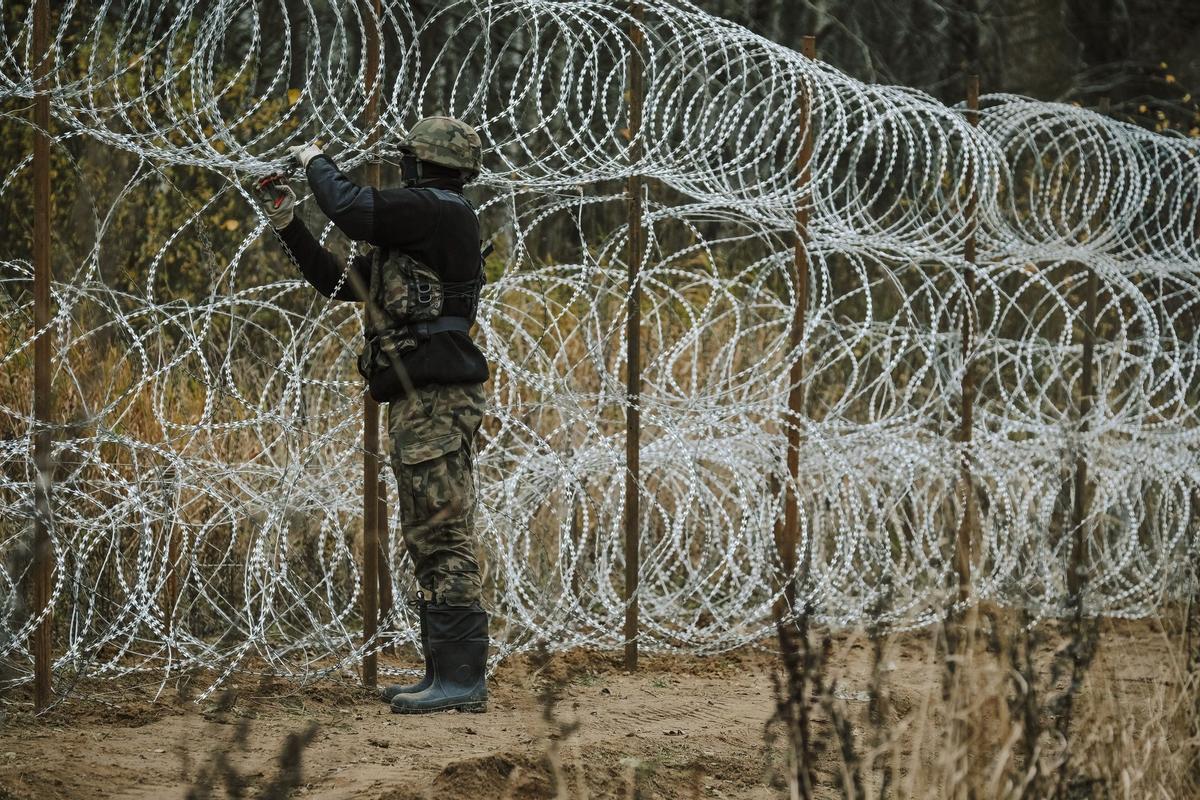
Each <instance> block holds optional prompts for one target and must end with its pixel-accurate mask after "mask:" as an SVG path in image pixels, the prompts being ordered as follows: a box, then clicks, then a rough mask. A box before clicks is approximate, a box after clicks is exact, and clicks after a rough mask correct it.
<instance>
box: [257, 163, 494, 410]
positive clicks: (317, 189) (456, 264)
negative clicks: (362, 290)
mask: <svg viewBox="0 0 1200 800" xmlns="http://www.w3.org/2000/svg"><path fill="white" fill-rule="evenodd" d="M307 173H308V184H309V187H310V188H311V189H312V191H313V196H314V197H315V198H316V201H317V205H318V206H320V208H321V210H322V211H324V212H325V214H326V216H328V217H329V219H330V220H332V221H333V223H334V224H335V225H337V226H338V227H339V228H340V229H341V230H342V232H343V233H345V234H346V235H347V236H349V237H350V238H351V239H354V240H356V241H365V242H368V243H369V244H372V245H374V246H376V247H390V248H394V249H396V250H399V251H400V252H403V253H407V254H408V255H410V256H412V257H413V258H415V259H417V260H418V261H420V262H421V263H422V264H425V265H426V266H428V267H429V268H431V269H433V270H434V271H436V272H437V273H438V275H440V276H441V278H442V280H443V281H444V282H446V283H466V282H468V281H471V280H472V279H474V278H475V277H476V276H477V275H478V271H479V269H480V264H479V219H478V217H476V216H475V212H474V211H473V210H472V209H471V208H470V206H469V205H468V204H466V203H461V202H457V201H455V200H448V199H446V198H444V197H441V196H439V195H438V193H437V192H432V191H429V188H440V189H445V190H448V191H452V192H458V193H459V194H461V193H462V185H461V184H456V183H454V182H451V181H443V182H438V181H432V182H430V184H429V185H422V186H421V187H417V188H412V189H376V188H374V187H371V186H365V187H363V186H358V185H357V184H355V183H354V182H353V181H351V180H350V179H349V178H347V177H346V176H345V175H344V174H343V173H342V172H341V170H339V169H338V168H337V165H336V164H334V163H333V160H332V159H330V158H329V157H328V156H317V157H316V158H314V159H312V160H311V161H309V162H308V169H307ZM278 234H279V238H280V240H282V241H283V243H284V245H285V246H286V247H287V249H288V251H289V252H290V254H291V257H292V260H293V261H295V262H296V264H297V265H298V266H299V267H300V271H301V272H302V273H303V274H304V278H305V279H306V280H307V281H308V282H309V283H311V284H312V285H313V286H315V287H316V289H317V291H318V292H320V293H321V294H323V295H325V296H326V297H331V298H333V299H334V300H354V301H360V302H361V301H362V299H363V298H362V297H361V296H360V295H359V291H358V287H360V286H361V287H365V286H366V285H367V283H368V282H369V280H370V274H371V266H370V265H371V261H370V259H371V256H369V255H360V256H355V257H354V258H352V259H351V260H350V265H349V266H350V269H351V270H352V271H353V274H349V275H347V274H345V273H346V268H345V267H344V266H343V265H342V264H341V262H339V261H338V259H337V258H336V257H335V256H334V255H333V254H332V253H330V252H329V251H328V250H326V249H325V248H323V247H321V245H320V244H318V243H317V240H316V239H315V238H313V235H312V234H311V233H310V232H309V230H308V228H307V227H305V225H304V223H303V222H301V221H300V218H299V217H298V216H297V217H296V218H295V219H293V220H292V222H291V224H289V225H288V226H287V227H286V228H283V229H282V230H280V231H278ZM339 283H340V284H341V285H340V286H339ZM442 313H443V314H444V315H446V316H458V317H464V316H468V315H469V313H470V310H469V309H468V308H467V303H466V301H465V300H464V299H463V298H461V297H451V296H447V297H446V300H445V304H444V305H443V307H442ZM402 363H403V367H404V369H405V370H406V372H407V373H408V379H409V381H411V383H412V385H413V386H414V387H416V388H420V387H421V386H426V385H428V384H431V383H483V382H484V381H486V380H487V379H488V365H487V361H486V360H485V359H484V357H483V353H481V352H480V351H479V348H478V347H476V346H475V343H474V342H472V341H471V337H470V336H469V335H468V334H466V333H463V332H462V331H444V332H440V333H435V334H433V335H432V336H431V337H430V339H429V341H428V342H426V343H424V344H423V345H421V346H420V347H418V348H417V349H416V350H414V351H412V352H410V353H408V354H406V355H405V356H404V357H403V358H402ZM370 391H371V396H372V397H374V398H375V399H376V400H378V401H379V402H381V403H386V402H390V401H391V400H394V399H396V398H397V397H399V396H400V395H401V394H403V393H404V383H403V381H402V380H401V378H400V376H399V375H397V374H396V373H395V371H393V370H386V371H384V372H383V373H382V374H380V375H377V376H375V377H374V378H373V379H372V380H371V385H370Z"/></svg>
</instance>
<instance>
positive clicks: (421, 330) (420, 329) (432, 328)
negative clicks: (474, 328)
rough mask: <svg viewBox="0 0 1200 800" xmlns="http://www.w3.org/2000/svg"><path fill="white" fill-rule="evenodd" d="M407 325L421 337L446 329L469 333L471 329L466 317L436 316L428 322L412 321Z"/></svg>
mask: <svg viewBox="0 0 1200 800" xmlns="http://www.w3.org/2000/svg"><path fill="white" fill-rule="evenodd" d="M407 327H409V328H411V329H412V331H413V332H414V333H416V334H417V335H418V336H422V337H425V336H432V335H433V334H435V333H446V332H447V331H462V332H463V333H469V332H470V330H471V320H469V319H467V318H466V317H438V318H437V319H435V320H431V321H429V322H413V323H410V324H409V325H408V326H407Z"/></svg>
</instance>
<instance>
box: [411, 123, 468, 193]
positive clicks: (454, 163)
mask: <svg viewBox="0 0 1200 800" xmlns="http://www.w3.org/2000/svg"><path fill="white" fill-rule="evenodd" d="M400 146H401V147H402V148H405V149H407V150H411V151H412V152H413V154H414V155H416V157H417V158H419V159H421V160H422V161H428V162H429V163H431V164H439V165H441V166H443V167H449V168H450V169H461V170H463V171H464V172H466V173H467V179H468V180H470V179H472V178H474V177H476V176H477V175H479V170H480V167H481V165H482V163H483V147H482V145H481V144H480V141H479V134H478V133H476V132H475V129H474V128H472V127H471V126H470V125H468V124H467V123H465V122H462V121H460V120H457V119H454V118H453V117H425V119H423V120H421V121H420V122H418V123H417V124H416V125H413V126H412V128H411V129H409V131H408V133H406V134H405V135H404V137H403V138H402V139H401V140H400Z"/></svg>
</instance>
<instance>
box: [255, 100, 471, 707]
mask: <svg viewBox="0 0 1200 800" xmlns="http://www.w3.org/2000/svg"><path fill="white" fill-rule="evenodd" d="M401 153H402V158H401V172H402V175H403V179H404V185H403V187H401V188H390V189H376V188H374V187H370V186H359V185H357V184H355V183H354V182H353V181H351V180H350V179H349V178H347V177H346V176H345V175H344V174H343V173H342V172H341V171H340V170H339V169H338V168H337V165H336V164H334V162H333V159H331V158H330V157H329V156H327V155H325V153H323V152H322V151H321V149H320V148H319V147H317V146H316V145H307V146H300V147H293V148H292V157H293V158H295V159H296V160H297V161H298V162H299V163H300V165H301V167H303V169H304V171H305V173H306V174H307V177H308V184H309V187H310V188H311V190H312V193H313V197H314V198H315V199H316V201H317V205H318V206H319V207H320V208H321V210H322V211H323V212H324V213H325V214H326V215H327V216H328V217H329V219H331V220H332V221H333V222H334V224H335V225H337V226H338V228H340V229H341V230H342V231H343V232H344V233H345V234H346V235H347V236H349V237H350V238H351V239H353V240H355V241H363V242H367V243H368V244H370V245H372V246H373V250H372V251H371V252H369V253H368V254H366V255H358V256H354V257H353V258H351V259H350V262H349V265H348V269H347V268H343V266H342V264H340V263H339V261H338V260H337V259H336V258H335V257H334V256H333V254H331V253H330V252H329V251H328V250H326V249H325V248H323V247H321V246H320V245H319V244H318V243H317V241H316V240H315V239H314V238H313V236H312V234H311V233H310V232H309V230H308V228H306V227H305V225H304V223H303V222H302V221H301V220H300V219H299V218H298V217H296V216H295V215H294V213H293V211H294V207H295V204H296V195H295V193H294V192H293V191H292V189H291V187H290V186H288V184H287V183H286V181H285V180H284V178H283V177H282V176H280V175H272V176H269V177H267V178H264V179H262V180H261V181H259V182H258V194H259V198H260V199H261V201H262V203H263V206H264V210H265V213H266V215H267V218H268V220H269V221H270V223H271V226H272V227H273V228H274V229H275V232H276V234H277V235H278V237H279V239H280V241H281V242H283V244H284V246H285V248H286V249H287V251H288V254H289V255H290V256H291V258H292V260H293V261H295V263H296V264H297V265H298V266H299V268H300V271H301V273H302V274H303V275H304V278H305V279H306V280H307V281H308V282H309V283H311V284H312V285H313V286H314V287H316V289H317V291H319V292H320V293H321V294H323V295H325V296H326V297H330V298H333V299H335V300H354V301H360V302H363V301H365V303H366V320H365V325H364V328H365V331H364V332H365V335H366V343H365V345H364V347H363V351H362V353H361V355H360V356H359V359H358V369H359V372H361V373H362V375H363V377H364V378H366V379H367V383H368V387H369V390H370V392H371V396H372V397H373V398H375V399H376V400H378V401H379V402H381V403H388V409H387V426H388V432H389V435H390V436H391V439H392V456H391V461H392V469H393V470H394V471H395V474H396V486H397V488H398V492H399V505H400V523H401V528H402V533H403V536H404V543H405V546H406V547H407V548H408V553H409V556H410V557H411V558H412V562H413V566H414V568H415V570H416V577H417V582H418V584H419V585H420V591H418V593H417V606H418V610H419V613H420V621H421V643H422V648H423V650H424V655H425V677H424V678H423V679H422V680H421V681H420V682H418V683H416V684H413V685H411V686H389V687H387V688H386V689H383V690H382V691H381V696H382V698H383V700H384V701H385V702H389V703H391V706H392V711H394V712H396V713H399V714H420V713H426V712H431V711H441V710H445V709H451V708H457V709H460V710H463V711H485V710H486V708H487V686H486V684H485V682H484V668H485V665H486V662H487V648H488V617H487V614H486V612H484V611H483V609H482V608H481V607H480V605H479V600H480V576H479V562H478V560H477V558H476V554H475V545H476V542H475V535H474V530H473V522H474V503H475V484H474V476H473V467H472V458H473V454H474V450H473V443H474V438H475V435H476V432H477V431H478V430H479V424H480V422H481V420H482V417H483V406H484V394H483V385H482V384H483V382H484V381H486V380H487V378H488V365H487V362H486V361H485V360H484V357H483V354H482V353H481V352H480V351H479V348H477V347H476V346H475V344H474V343H473V342H472V341H471V337H470V335H469V334H468V331H469V329H470V326H471V324H472V323H473V322H474V320H475V312H476V308H477V306H478V302H479V292H480V288H481V287H482V285H483V263H482V258H481V256H480V252H479V220H478V218H477V217H476V215H475V210H474V208H473V207H472V206H471V204H470V203H469V202H468V201H467V199H466V198H465V197H464V196H463V186H464V184H466V183H468V182H470V181H471V180H473V179H475V178H476V177H477V176H478V175H479V170H480V162H481V158H482V150H481V147H480V141H479V136H478V134H476V132H475V130H474V129H472V128H471V127H470V126H469V125H466V124H465V123H463V122H460V121H459V120H456V119H451V118H449V117H428V118H426V119H422V120H421V121H420V122H418V123H417V124H416V125H414V126H413V128H412V130H411V131H409V133H408V134H407V135H406V136H405V137H404V139H403V140H402V141H401Z"/></svg>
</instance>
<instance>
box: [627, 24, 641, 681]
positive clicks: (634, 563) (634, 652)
mask: <svg viewBox="0 0 1200 800" xmlns="http://www.w3.org/2000/svg"><path fill="white" fill-rule="evenodd" d="M629 13H630V16H631V17H632V19H631V20H630V24H629V38H630V43H631V49H630V53H629V65H628V70H629V87H628V91H629V139H630V143H629V157H630V161H631V162H632V163H633V164H634V166H635V167H636V166H637V165H638V162H639V161H640V160H641V156H642V146H641V139H640V136H641V128H642V99H643V98H642V93H643V92H644V87H643V85H642V83H643V78H644V76H643V73H642V70H643V64H642V29H641V23H642V20H643V11H642V5H641V3H637V2H634V3H630V6H629ZM628 192H629V265H628V266H629V304H628V314H627V320H626V361H627V362H628V363H627V366H628V369H627V372H626V397H625V631H624V635H625V668H626V669H628V670H631V671H632V670H636V669H637V662H638V579H639V568H640V563H641V558H640V552H639V545H640V539H641V537H640V535H639V530H638V526H639V522H640V517H641V506H640V497H639V495H638V487H639V484H640V477H641V474H640V473H641V459H640V454H641V410H640V408H639V404H640V403H641V387H642V375H641V369H642V364H641V358H642V353H641V324H642V306H641V302H642V298H641V284H640V282H639V281H640V276H639V273H640V272H641V267H642V264H641V261H642V250H643V243H644V232H643V230H642V214H643V209H642V177H641V176H640V175H636V174H634V175H630V176H629V184H628Z"/></svg>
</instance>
